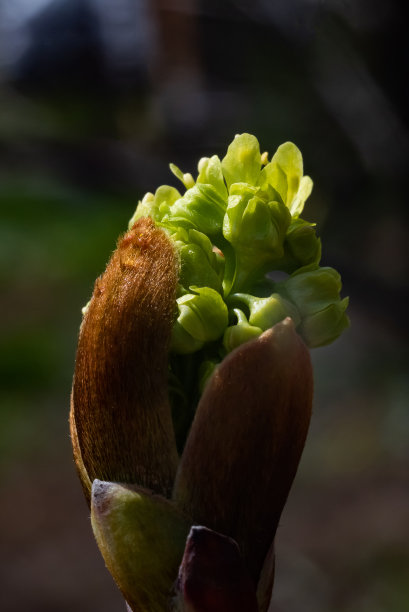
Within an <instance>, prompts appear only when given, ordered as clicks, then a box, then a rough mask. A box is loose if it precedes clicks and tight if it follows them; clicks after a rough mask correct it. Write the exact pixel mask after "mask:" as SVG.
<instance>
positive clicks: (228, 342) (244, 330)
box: [223, 308, 263, 353]
mask: <svg viewBox="0 0 409 612" xmlns="http://www.w3.org/2000/svg"><path fill="white" fill-rule="evenodd" d="M233 312H234V314H235V315H236V317H237V323H236V325H230V326H229V327H228V328H227V329H226V331H225V332H224V336H223V346H224V348H225V349H226V351H227V352H228V353H230V351H232V350H233V349H235V348H236V347H237V346H240V344H244V342H247V341H248V340H254V338H258V336H259V335H260V334H262V333H263V330H262V329H261V328H260V327H256V326H254V325H250V323H249V322H248V321H247V318H246V315H245V314H244V312H243V311H242V310H240V309H239V308H234V309H233Z"/></svg>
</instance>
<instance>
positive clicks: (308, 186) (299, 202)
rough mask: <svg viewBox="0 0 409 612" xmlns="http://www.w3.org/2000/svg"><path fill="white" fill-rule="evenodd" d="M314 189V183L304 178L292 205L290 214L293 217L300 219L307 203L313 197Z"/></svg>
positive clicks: (307, 177) (306, 177)
mask: <svg viewBox="0 0 409 612" xmlns="http://www.w3.org/2000/svg"><path fill="white" fill-rule="evenodd" d="M312 187H313V182H312V180H311V179H310V177H309V176H303V177H302V179H301V181H300V186H299V188H298V191H297V193H296V194H295V196H294V198H293V200H292V202H291V204H290V212H291V215H292V216H293V217H298V216H299V215H300V214H301V213H302V211H303V209H304V204H305V201H306V200H307V198H308V197H309V196H310V195H311V191H312Z"/></svg>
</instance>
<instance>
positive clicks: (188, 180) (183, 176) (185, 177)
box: [169, 164, 195, 189]
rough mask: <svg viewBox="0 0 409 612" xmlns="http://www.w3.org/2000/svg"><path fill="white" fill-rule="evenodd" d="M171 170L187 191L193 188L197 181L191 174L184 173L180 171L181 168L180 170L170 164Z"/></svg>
mask: <svg viewBox="0 0 409 612" xmlns="http://www.w3.org/2000/svg"><path fill="white" fill-rule="evenodd" d="M169 168H170V170H171V172H172V173H173V174H174V175H175V176H176V178H178V179H179V180H180V181H181V182H182V183H183V184H184V186H185V187H186V189H190V187H193V185H194V184H195V181H194V178H193V176H192V175H191V174H190V172H186V173H184V172H182V170H180V168H178V167H177V166H176V165H175V164H169Z"/></svg>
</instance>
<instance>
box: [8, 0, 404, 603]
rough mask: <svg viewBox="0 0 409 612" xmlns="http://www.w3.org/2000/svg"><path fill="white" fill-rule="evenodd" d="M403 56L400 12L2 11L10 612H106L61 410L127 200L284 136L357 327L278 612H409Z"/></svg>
mask: <svg viewBox="0 0 409 612" xmlns="http://www.w3.org/2000/svg"><path fill="white" fill-rule="evenodd" d="M408 41H409V37H408V29H407V21H406V20H405V19H404V15H403V13H402V12H401V10H400V9H399V5H398V3H397V1H394V0H389V1H388V2H385V1H381V0H379V1H378V0H375V1H371V0H327V1H325V0H286V1H284V0H281V1H274V0H252V1H251V2H245V1H244V0H237V1H233V0H231V1H227V0H219V1H217V0H207V1H206V2H204V1H202V2H200V1H199V0H162V1H161V0H155V1H151V2H149V0H134V1H132V0H116V1H112V2H110V1H109V0H88V1H86V0H51V1H47V0H0V207H1V208H0V210H1V224H0V233H1V236H0V287H1V303H0V308H1V317H0V333H1V349H0V380H1V384H2V391H1V400H0V401H1V406H0V419H1V427H0V479H1V480H0V483H1V503H0V550H1V555H2V562H1V571H0V593H1V596H0V609H1V610H2V611H4V612H21V611H23V610H30V611H31V612H37V611H38V612H40V611H41V612H48V611H50V612H74V611H78V610H81V611H83V610H84V611H87V610H89V611H94V610H95V611H96V610H98V611H99V612H114V611H116V610H123V609H124V608H123V602H122V600H121V597H120V595H119V594H118V593H117V591H116V588H115V586H114V585H113V583H112V580H111V578H110V576H109V574H108V573H107V571H106V570H105V569H104V565H103V561H102V559H101V558H100V555H99V553H98V551H97V548H96V545H95V543H94V541H93V536H92V533H91V528H90V525H89V517H88V510H87V507H86V504H85V501H84V500H83V498H82V492H81V490H80V485H79V482H78V481H77V478H76V474H75V472H74V467H73V462H72V458H71V450H70V441H69V436H68V423H67V418H68V409H69V393H70V385H71V376H72V370H73V362H74V356H75V347H76V338H77V330H78V326H79V324H80V320H81V307H82V306H83V305H84V304H85V303H86V301H87V300H88V298H89V296H90V293H91V290H92V286H93V281H94V279H95V277H96V276H97V275H98V274H100V273H101V272H102V270H103V268H104V264H105V262H106V261H107V259H108V257H109V255H110V253H111V251H112V250H113V248H114V246H115V241H116V238H117V236H118V234H119V233H120V232H122V231H123V230H125V228H126V225H127V222H128V219H129V218H130V216H131V215H132V213H133V211H134V209H135V206H136V203H137V201H138V199H139V198H140V197H141V196H142V195H143V194H144V192H145V191H148V190H150V191H154V190H155V188H156V187H157V186H158V185H160V184H162V183H169V182H170V183H171V184H176V182H175V180H174V179H173V177H172V175H171V174H170V172H169V170H168V166H167V164H168V162H170V161H173V162H175V163H177V164H178V165H180V166H181V167H182V168H183V170H184V171H185V172H187V171H190V172H194V171H195V168H196V163H197V161H198V159H199V158H200V157H201V156H203V155H211V154H213V153H218V154H219V155H220V156H223V155H224V153H225V150H226V148H227V145H228V144H229V143H230V141H231V140H232V139H233V137H234V134H235V133H239V132H244V131H247V132H251V133H254V134H256V135H257V137H258V138H259V141H260V143H261V148H262V150H268V151H269V152H270V154H271V153H273V152H274V150H275V149H276V147H277V146H278V145H279V144H281V143H282V142H284V141H286V140H292V141H293V142H295V143H296V144H297V145H298V146H299V147H300V149H301V151H302V153H303V156H304V163H305V171H306V173H307V174H309V175H310V176H312V178H313V180H314V183H315V186H314V191H313V194H312V196H311V198H310V200H309V201H308V202H307V207H306V214H305V216H306V218H308V219H309V220H314V221H317V222H318V231H319V234H320V235H321V237H322V239H323V244H324V263H325V264H327V265H332V266H334V267H336V268H337V269H339V271H340V272H341V273H342V276H343V280H344V291H343V295H350V298H351V302H350V304H351V306H350V317H351V322H352V325H351V328H350V330H349V331H347V332H346V333H345V334H344V335H343V337H342V338H341V339H340V340H338V341H337V342H335V343H334V344H333V345H331V346H329V347H326V348H321V349H316V350H314V351H313V360H314V365H315V380H316V393H315V405H314V415H313V421H312V426H311V431H310V436H309V438H308V442H307V446H306V449H305V453H304V456H303V460H302V464H301V466H300V469H299V473H298V476H297V479H296V481H295V484H294V487H293V490H292V493H291V495H290V499H289V502H288V505H287V507H286V509H285V512H284V514H283V517H282V520H281V525H280V528H279V532H278V537H277V552H278V562H277V578H276V589H275V598H274V602H275V603H274V606H275V607H274V610H275V611H276V612H309V611H311V612H404V611H406V610H408V609H409V581H408V579H407V578H408V575H409V478H408V474H409V470H408V468H409V452H408V439H409V410H408V408H409V407H408V403H409V402H408V395H409V380H408V377H407V369H408V368H407V366H408V351H407V331H408V318H407V289H408V285H407V277H408V266H407V264H408V257H407V255H408V252H407V251H408V242H409V236H408V227H407V224H406V199H407V197H406V194H407V190H408V165H407V159H408V153H409V135H408V134H409V130H408V115H407V110H408V102H409V100H408V98H409V75H408V70H407V66H408V61H407V60H408V54H409V42H408Z"/></svg>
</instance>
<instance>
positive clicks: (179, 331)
mask: <svg viewBox="0 0 409 612" xmlns="http://www.w3.org/2000/svg"><path fill="white" fill-rule="evenodd" d="M190 290H191V291H194V292H195V293H188V294H187V295H182V297H180V298H178V299H177V300H176V302H177V305H178V312H179V314H178V318H177V321H176V323H175V325H174V327H173V331H172V343H171V348H172V350H173V351H175V352H176V353H182V354H186V353H192V352H194V351H195V350H197V348H196V347H197V346H199V345H200V343H201V345H202V346H203V344H204V343H205V342H211V341H213V340H217V339H218V338H219V337H220V336H221V335H222V334H223V332H224V330H225V328H226V326H227V323H228V311H227V306H226V304H225V303H224V301H223V299H222V297H221V295H220V294H219V293H218V292H217V291H215V290H214V289H210V288H209V287H195V286H192V287H190Z"/></svg>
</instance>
